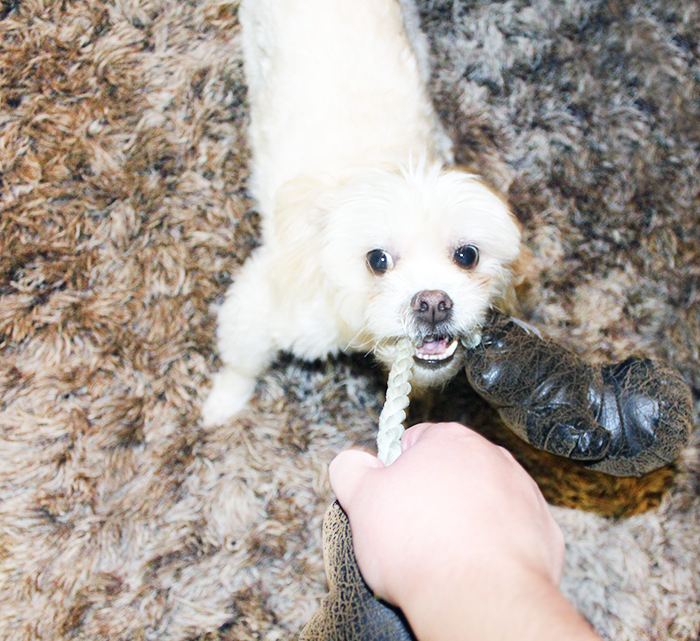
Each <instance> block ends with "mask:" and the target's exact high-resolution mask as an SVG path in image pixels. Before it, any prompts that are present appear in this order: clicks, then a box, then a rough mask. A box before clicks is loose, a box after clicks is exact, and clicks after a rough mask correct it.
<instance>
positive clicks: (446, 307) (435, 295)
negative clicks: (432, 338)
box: [411, 289, 453, 325]
mask: <svg viewBox="0 0 700 641" xmlns="http://www.w3.org/2000/svg"><path fill="white" fill-rule="evenodd" d="M452 305H453V303H452V299H451V298H450V297H449V296H448V295H447V294H446V293H445V292H443V291H440V290H439V289H438V290H436V289H426V290H424V291H422V292H418V293H417V294H416V295H415V296H414V297H413V299H412V300H411V309H412V310H413V311H414V312H415V313H416V317H417V318H418V319H419V320H421V321H423V322H424V323H428V324H430V325H436V324H437V323H442V322H443V321H445V320H447V318H448V317H449V315H450V312H451V311H452Z"/></svg>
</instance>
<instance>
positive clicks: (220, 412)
mask: <svg viewBox="0 0 700 641" xmlns="http://www.w3.org/2000/svg"><path fill="white" fill-rule="evenodd" d="M266 272H267V270H266V252H265V251H264V248H260V250H259V251H258V254H257V255H255V256H253V257H251V259H249V260H248V262H247V263H246V264H245V265H244V267H243V269H242V270H241V272H240V274H239V276H238V278H237V280H236V282H234V283H233V285H231V287H230V289H229V291H228V292H227V294H226V301H225V302H224V304H223V305H222V306H221V308H220V309H219V312H218V336H217V338H218V345H219V354H220V356H221V360H222V361H223V363H224V366H223V368H222V369H221V370H220V371H219V372H218V373H217V374H216V375H215V376H214V384H213V387H212V390H211V392H210V393H209V397H208V398H207V400H206V401H205V403H204V407H203V409H202V416H203V419H204V424H205V425H207V426H211V425H220V424H222V423H224V422H225V421H226V420H228V419H229V418H231V417H232V416H233V415H234V414H236V413H237V412H238V411H240V410H241V409H242V408H243V407H244V406H245V404H246V403H247V402H248V400H249V399H250V397H251V396H252V395H253V392H254V391H255V383H256V380H257V378H258V376H259V375H260V374H261V373H262V372H263V371H264V370H265V368H266V367H267V366H268V365H269V364H270V361H271V360H272V358H273V357H274V354H275V353H276V351H277V345H276V342H275V339H274V329H273V327H274V318H273V315H274V304H273V302H274V301H273V294H272V292H271V286H270V283H269V281H268V279H267V277H266Z"/></svg>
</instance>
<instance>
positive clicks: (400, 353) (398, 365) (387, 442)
mask: <svg viewBox="0 0 700 641" xmlns="http://www.w3.org/2000/svg"><path fill="white" fill-rule="evenodd" d="M414 351H415V347H414V346H413V342H412V341H411V339H410V338H407V337H404V338H401V339H399V341H398V342H397V343H396V358H395V359H394V363H393V365H392V366H391V371H390V372H389V382H388V384H387V390H386V401H385V403H384V407H383V408H382V412H381V414H380V415H379V432H378V433H377V450H378V457H379V460H380V461H381V462H382V463H384V465H390V464H391V463H393V462H394V461H395V460H396V459H397V458H398V457H399V454H401V435H402V434H403V431H404V427H403V422H404V421H405V420H406V408H407V407H408V403H409V401H408V395H409V394H410V393H411V378H412V376H413V369H412V367H413V353H414Z"/></svg>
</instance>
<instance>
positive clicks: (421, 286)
mask: <svg viewBox="0 0 700 641" xmlns="http://www.w3.org/2000/svg"><path fill="white" fill-rule="evenodd" d="M519 252H520V229H519V226H518V224H517V222H516V221H515V219H514V218H513V216H512V215H511V214H510V212H509V211H508V209H507V207H506V206H505V204H504V203H503V201H502V200H501V199H500V198H498V197H497V196H496V195H495V194H494V193H493V192H492V191H490V190H489V189H488V188H487V187H485V186H484V185H483V184H482V183H480V182H479V181H477V180H476V179H474V178H473V177H471V176H469V175H468V174H465V173H463V172H460V171H457V170H451V171H444V170H440V169H438V168H434V169H427V170H426V169H416V170H411V171H405V172H390V171H380V170H377V171H372V172H369V173H366V174H363V175H362V176H360V177H357V178H355V179H354V180H352V181H351V182H350V183H349V184H348V185H346V186H345V187H344V188H343V189H342V190H341V193H340V195H339V196H338V197H337V198H336V199H335V201H334V203H333V206H332V207H331V208H330V209H329V210H328V211H327V212H326V215H325V228H324V239H323V250H322V257H321V260H322V269H323V270H324V272H325V275H326V277H327V278H328V279H329V281H330V282H331V283H332V287H333V289H334V291H335V292H336V296H337V301H336V307H337V309H338V312H339V314H340V315H341V318H342V320H343V321H344V322H346V323H347V324H348V326H349V328H350V331H352V332H355V334H354V336H353V337H352V344H351V347H354V348H356V349H367V351H373V352H374V353H375V355H376V356H377V357H378V358H379V359H380V360H382V361H383V362H385V363H387V364H390V363H391V362H393V358H394V345H395V343H396V340H397V339H398V338H400V337H402V336H409V337H410V338H411V339H412V340H413V342H414V344H415V345H416V355H415V367H414V382H415V384H417V385H418V386H426V385H431V384H437V383H441V382H444V381H446V380H448V379H449V378H451V377H452V376H453V375H454V374H455V373H456V372H457V370H458V369H459V368H460V367H461V365H462V359H461V356H462V355H463V352H464V347H463V346H462V344H461V343H462V342H470V341H472V340H473V339H474V336H475V333H476V332H478V328H479V325H480V323H481V322H482V321H483V319H484V316H485V314H486V312H487V310H488V309H489V307H490V306H491V305H492V304H493V303H495V302H498V301H499V299H500V298H502V297H503V296H504V295H505V293H506V290H507V289H508V287H509V285H510V282H511V280H512V271H511V266H512V264H513V262H514V261H515V259H516V258H517V257H518V255H519Z"/></svg>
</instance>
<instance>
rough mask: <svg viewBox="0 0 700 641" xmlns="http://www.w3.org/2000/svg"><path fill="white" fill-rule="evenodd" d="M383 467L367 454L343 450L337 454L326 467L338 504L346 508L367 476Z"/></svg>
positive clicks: (374, 457)
mask: <svg viewBox="0 0 700 641" xmlns="http://www.w3.org/2000/svg"><path fill="white" fill-rule="evenodd" d="M383 467H384V464H383V463H382V462H381V461H380V460H379V459H378V458H377V457H376V456H372V455H371V454H368V453H367V452H361V451H360V450H345V451H344V452H341V453H340V454H338V456H336V457H335V458H334V459H333V460H332V461H331V464H330V466H329V467H328V476H329V477H330V481H331V487H332V488H333V491H334V492H335V495H336V497H337V498H338V501H339V503H340V504H341V505H342V506H343V507H347V505H348V503H350V502H352V499H353V496H354V495H355V494H356V492H357V490H358V489H359V487H360V486H361V485H362V484H363V482H364V480H365V478H366V477H367V475H368V474H369V473H371V472H372V470H378V469H382V468H383Z"/></svg>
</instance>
